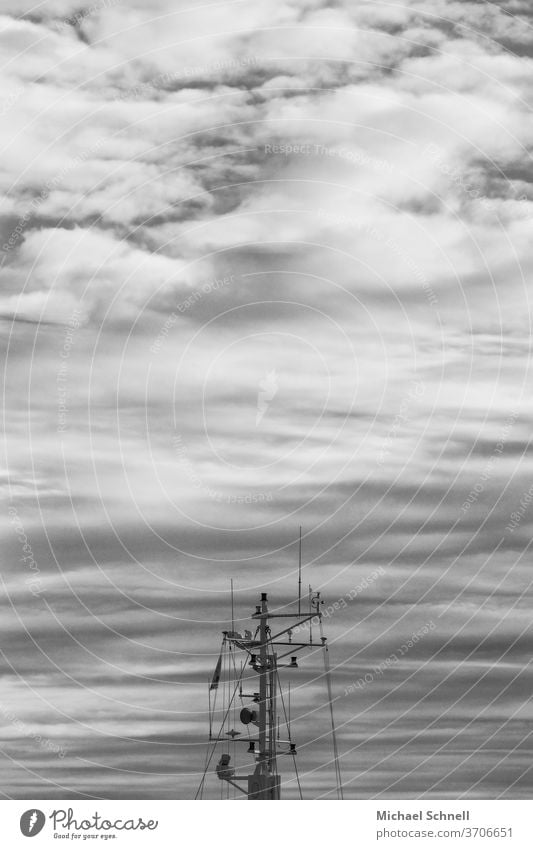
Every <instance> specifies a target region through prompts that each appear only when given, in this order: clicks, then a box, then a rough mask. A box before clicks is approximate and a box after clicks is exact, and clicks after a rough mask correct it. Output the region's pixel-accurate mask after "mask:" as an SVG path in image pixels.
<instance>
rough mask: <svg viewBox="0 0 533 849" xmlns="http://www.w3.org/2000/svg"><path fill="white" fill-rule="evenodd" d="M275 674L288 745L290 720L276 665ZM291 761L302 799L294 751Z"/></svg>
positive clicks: (290, 738) (290, 739)
mask: <svg viewBox="0 0 533 849" xmlns="http://www.w3.org/2000/svg"><path fill="white" fill-rule="evenodd" d="M276 675H277V679H278V686H279V695H280V700H281V706H282V708H283V715H284V716H285V725H286V726H287V736H288V738H289V745H290V743H292V737H291V726H290V720H289V719H288V718H287V711H286V710H285V699H284V698H283V690H282V689H281V681H280V677H279V670H278V668H277V666H276ZM289 686H290V685H289ZM292 762H293V764H294V772H295V775H296V783H297V785H298V794H299V796H300V799H301V800H303V794H302V785H301V784H300V773H299V772H298V764H297V762H296V753H294V754H293V758H292Z"/></svg>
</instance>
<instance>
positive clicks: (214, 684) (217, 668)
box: [209, 652, 222, 690]
mask: <svg viewBox="0 0 533 849" xmlns="http://www.w3.org/2000/svg"><path fill="white" fill-rule="evenodd" d="M221 669H222V652H220V655H219V657H218V660H217V665H216V666H215V673H214V675H213V680H212V681H211V686H210V687H209V689H210V690H218V682H219V681H220V672H221Z"/></svg>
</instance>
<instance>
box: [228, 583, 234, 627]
mask: <svg viewBox="0 0 533 849" xmlns="http://www.w3.org/2000/svg"><path fill="white" fill-rule="evenodd" d="M229 584H230V593H231V630H232V631H234V630H235V609H234V606H233V578H230V579H229Z"/></svg>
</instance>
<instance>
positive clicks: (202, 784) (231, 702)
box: [194, 667, 244, 799]
mask: <svg viewBox="0 0 533 849" xmlns="http://www.w3.org/2000/svg"><path fill="white" fill-rule="evenodd" d="M242 671H244V667H243V670H242ZM242 671H241V675H240V676H239V680H238V681H237V683H236V684H235V689H234V690H233V695H232V697H231V700H230V703H229V705H228V706H227V708H226V712H225V714H224V716H223V718H222V722H221V724H220V730H219V732H218V734H217V737H216V739H215V740H213V741H212V742H213V748H212V749H211V754H210V755H209V758H208V759H207V763H206V765H205V767H204V772H203V775H202V778H201V780H200V784H199V785H198V790H197V791H196V794H195V796H194V798H195V799H199V798H201V796H200V794H201V793H202V792H203V786H204V782H205V777H206V775H207V770H208V769H209V766H210V764H211V761H212V759H213V755H214V754H215V750H216V747H217V745H218V743H220V741H221V739H222V732H223V730H224V725H225V722H226V719H227V717H228V714H229V713H230V711H231V706H232V704H233V700H234V699H235V696H236V695H237V690H238V689H239V684H240V682H241V679H242ZM207 750H208V751H209V746H208V747H207Z"/></svg>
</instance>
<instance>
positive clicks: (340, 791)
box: [319, 617, 344, 799]
mask: <svg viewBox="0 0 533 849" xmlns="http://www.w3.org/2000/svg"><path fill="white" fill-rule="evenodd" d="M319 622H320V639H321V640H322V648H323V649H324V651H323V657H324V675H325V678H326V686H327V690H328V703H329V715H330V719H331V739H332V741H333V761H334V763H335V779H336V783H337V798H338V799H344V794H343V789H342V773H341V765H340V761H339V749H338V746H337V731H336V729H335V717H334V715H333V695H332V691H331V670H330V667H329V649H328V644H327V639H326V637H324V633H323V628H322V617H320V618H319Z"/></svg>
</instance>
